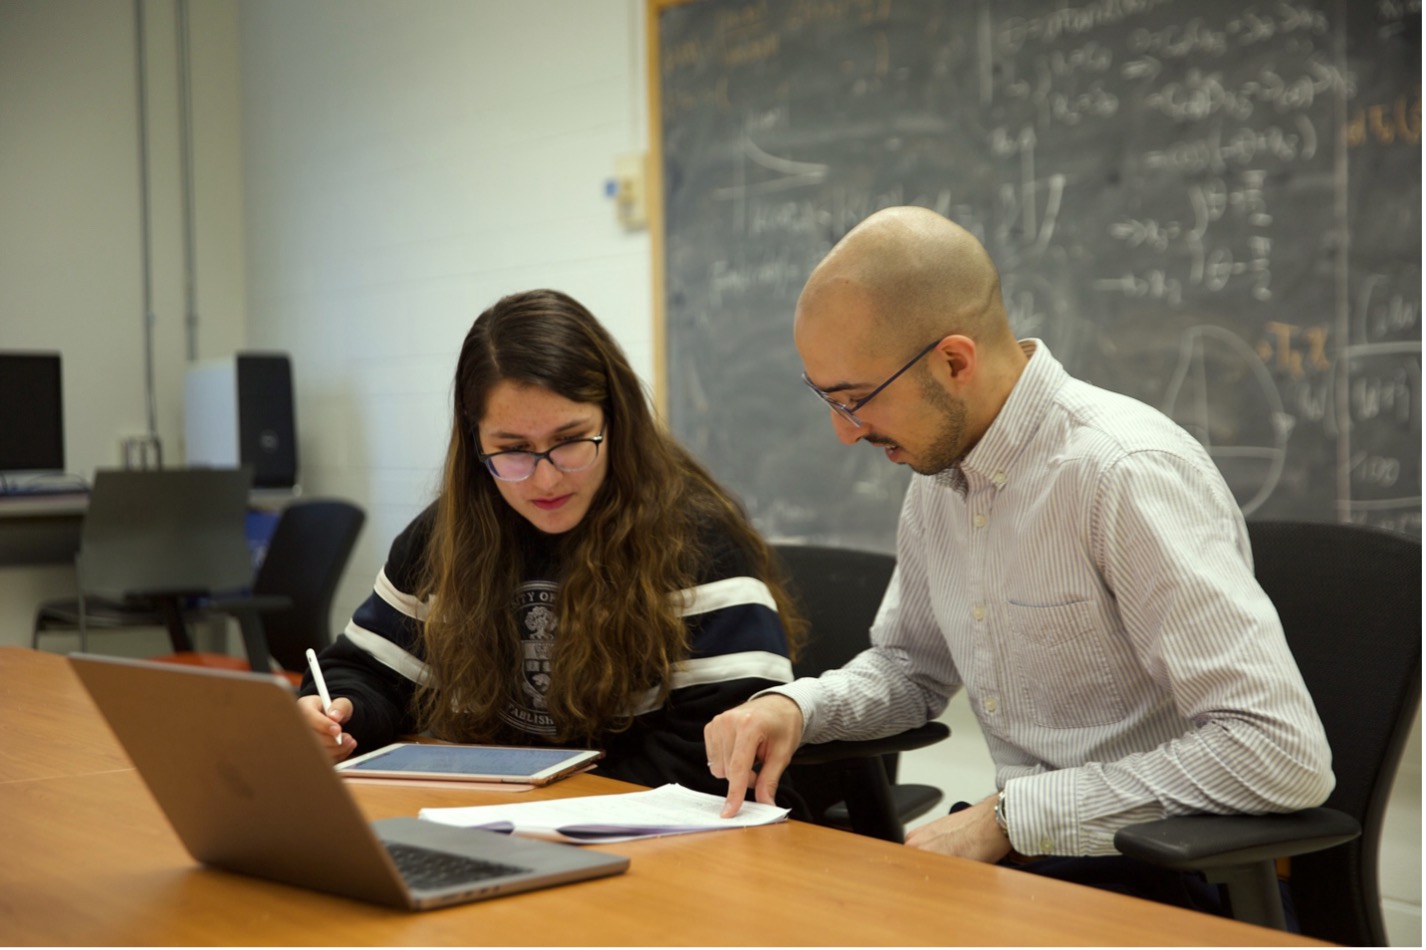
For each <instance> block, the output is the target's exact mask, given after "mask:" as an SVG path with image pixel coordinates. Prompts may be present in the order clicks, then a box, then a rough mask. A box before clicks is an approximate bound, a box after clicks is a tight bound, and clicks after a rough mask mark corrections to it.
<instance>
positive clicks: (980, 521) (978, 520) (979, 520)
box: [975, 515, 985, 528]
mask: <svg viewBox="0 0 1426 950" xmlns="http://www.w3.org/2000/svg"><path fill="white" fill-rule="evenodd" d="M975 526H976V527H977V528H984V527H985V515H976V516H975Z"/></svg>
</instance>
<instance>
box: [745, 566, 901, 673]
mask: <svg viewBox="0 0 1426 950" xmlns="http://www.w3.org/2000/svg"><path fill="white" fill-rule="evenodd" d="M772 548H773V552H774V553H775V554H776V555H777V559H778V560H779V561H780V562H781V563H782V566H783V568H784V570H786V572H787V583H788V587H789V588H790V591H789V593H791V594H792V596H793V598H794V600H796V602H797V605H798V606H799V607H800V608H801V609H802V611H803V616H804V617H806V618H807V621H808V624H809V626H810V627H811V630H810V632H809V637H808V642H807V643H806V644H805V645H804V646H803V649H802V652H801V655H800V656H799V657H798V658H797V662H796V663H794V664H793V669H794V672H796V674H797V675H798V676H816V675H817V674H819V673H822V672H825V671H826V670H834V669H836V668H837V667H839V666H842V665H844V664H845V663H846V662H847V661H848V660H850V659H851V658H852V657H854V656H856V655H857V654H858V653H860V652H861V651H863V650H865V649H866V648H867V647H868V646H870V645H871V641H870V640H869V639H868V636H867V634H868V632H869V631H870V630H871V623H872V621H873V620H875V619H876V611H877V608H878V607H880V606H881V598H882V595H883V594H884V593H885V592H886V585H887V584H888V583H889V582H890V581H891V572H892V571H893V570H894V569H895V568H896V558H895V557H893V556H892V555H890V554H879V553H876V552H874V551H856V550H852V549H850V548H832V547H821V546H818V545H801V544H774V545H773V546H772Z"/></svg>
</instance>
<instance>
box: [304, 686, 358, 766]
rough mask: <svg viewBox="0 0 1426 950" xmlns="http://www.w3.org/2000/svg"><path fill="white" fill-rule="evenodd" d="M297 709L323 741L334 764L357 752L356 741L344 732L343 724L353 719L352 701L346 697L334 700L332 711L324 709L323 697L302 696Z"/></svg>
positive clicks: (323, 746) (323, 745)
mask: <svg viewBox="0 0 1426 950" xmlns="http://www.w3.org/2000/svg"><path fill="white" fill-rule="evenodd" d="M297 708H298V709H299V710H301V711H302V718H303V719H304V720H305V721H306V722H307V725H309V726H310V727H312V729H313V730H314V731H315V732H316V733H317V735H318V737H319V738H320V739H321V740H322V748H324V749H326V750H327V754H328V755H330V756H331V757H332V761H333V762H340V761H342V759H345V758H346V757H347V756H349V755H351V754H352V752H354V751H355V750H356V740H355V739H353V738H352V737H351V736H349V735H347V734H345V733H343V732H342V723H344V722H346V721H347V720H348V719H350V718H352V701H351V700H350V699H347V698H346V697H345V696H339V697H337V698H336V699H334V700H332V708H331V710H330V711H327V710H323V709H322V697H320V696H300V697H298V699H297Z"/></svg>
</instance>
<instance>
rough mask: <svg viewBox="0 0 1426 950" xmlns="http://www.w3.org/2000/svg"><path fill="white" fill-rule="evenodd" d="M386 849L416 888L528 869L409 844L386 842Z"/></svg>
mask: <svg viewBox="0 0 1426 950" xmlns="http://www.w3.org/2000/svg"><path fill="white" fill-rule="evenodd" d="M386 850H387V851H389V852H391V857H392V859H393V860H394V861H395V862H396V868H397V870H399V871H400V872H401V876H402V877H404V878H405V879H406V883H407V884H409V885H411V887H413V888H416V889H418V890H428V889H432V888H443V887H454V886H458V885H461V884H468V883H471V882H473V881H485V880H489V879H490V878H492V877H508V876H510V875H512V874H524V873H525V872H527V871H529V868H520V867H515V866H513V865H509V864H500V863H499V862H496V861H481V860H480V859H478V858H467V857H464V856H462V855H459V854H451V853H449V852H446V851H433V850H431V849H430V848H418V847H415V846H414V845H409V844H387V845H386Z"/></svg>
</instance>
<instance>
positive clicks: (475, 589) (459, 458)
mask: <svg viewBox="0 0 1426 950" xmlns="http://www.w3.org/2000/svg"><path fill="white" fill-rule="evenodd" d="M502 380H510V381H512V382H515V383H520V384H524V385H531V386H539V387H542V388H544V389H547V390H549V391H551V392H553V393H556V394H557V395H560V396H563V397H564V398H566V399H569V400H572V401H574V402H581V403H590V404H595V405H598V406H601V407H602V408H603V410H604V415H605V430H606V437H605V441H604V443H603V444H602V445H601V447H600V451H606V452H608V468H607V473H606V475H605V478H604V483H603V484H602V485H601V486H600V488H599V491H598V493H597V494H596V496H595V498H594V500H593V502H592V503H591V505H590V508H589V511H588V512H587V513H586V514H585V516H584V518H583V520H582V521H581V523H580V524H579V525H578V526H576V527H575V528H574V529H573V530H571V531H570V532H568V533H567V534H566V535H564V536H562V537H561V538H560V539H559V541H558V543H559V545H560V548H559V550H560V558H559V561H560V566H559V572H560V576H559V578H558V580H559V594H558V601H557V603H556V611H557V613H556V615H557V616H558V618H559V621H558V622H559V627H558V631H559V632H558V637H557V639H556V645H555V651H554V655H553V657H552V659H551V669H550V684H549V689H548V691H547V694H546V700H547V702H548V708H549V713H550V715H551V717H552V718H553V719H554V722H555V723H556V727H557V729H558V735H557V736H555V739H556V741H560V742H576V741H590V740H592V739H593V738H594V737H596V736H597V735H598V734H599V733H600V732H602V731H604V730H608V729H620V728H624V727H626V726H627V725H628V723H629V721H630V714H631V712H632V711H633V710H634V709H635V708H636V707H638V706H639V705H640V703H641V701H642V700H643V699H644V698H645V696H646V695H647V693H648V691H649V690H651V689H654V690H658V691H659V693H658V695H659V697H660V699H663V698H664V697H666V695H667V691H668V684H669V680H670V672H671V669H672V667H673V665H674V664H675V663H676V662H678V661H679V660H681V659H683V658H684V657H685V656H686V655H687V653H688V642H687V629H686V627H685V625H684V622H683V619H682V617H681V615H680V604H679V603H678V602H677V598H676V597H675V596H674V594H675V592H677V591H681V590H686V589H688V588H689V587H691V586H693V584H694V583H695V578H696V577H697V576H698V572H699V569H700V567H701V566H702V565H701V563H700V561H701V558H702V557H704V556H705V553H706V552H704V551H703V550H702V547H701V545H700V544H699V538H700V536H702V535H704V533H706V532H707V530H708V529H709V528H710V526H711V527H712V528H713V529H714V530H718V529H721V530H722V531H723V532H725V533H726V534H728V535H729V536H731V537H732V538H733V539H734V541H735V542H736V543H737V544H739V545H740V546H741V547H743V548H744V549H745V550H746V551H747V553H748V556H749V557H750V559H751V561H752V564H753V566H754V569H755V570H756V571H758V574H759V577H760V578H761V579H762V580H763V581H764V582H765V583H766V584H767V585H768V588H769V589H770V590H771V592H772V595H773V598H774V600H775V601H776V603H777V607H778V612H779V615H780V617H781V619H782V623H783V627H784V629H785V630H786V631H787V636H788V640H789V644H788V645H789V649H795V647H796V644H797V643H798V642H800V639H801V636H802V634H803V631H804V627H805V624H804V623H803V622H802V621H801V619H800V618H799V617H798V616H797V614H796V613H795V612H794V609H793V607H792V603H791V600H790V598H789V597H788V595H787V593H786V590H785V589H784V586H783V583H782V579H781V575H780V570H779V568H778V567H777V565H776V562H775V561H774V559H773V558H772V556H771V554H770V552H769V549H768V547H767V545H766V544H765V543H764V542H763V540H762V538H761V537H760V536H759V535H758V534H757V532H756V531H754V530H753V528H752V526H751V525H750V524H749V523H748V521H747V519H746V517H744V515H743V512H742V510H741V508H740V507H739V506H738V504H737V503H736V502H735V501H734V500H733V499H732V498H731V497H729V496H728V494H727V493H726V492H725V491H724V490H723V489H722V488H721V487H720V486H719V485H718V484H717V482H715V481H714V479H713V477H712V476H711V475H710V474H709V473H708V471H707V470H706V469H705V468H704V467H703V466H702V465H701V464H699V462H698V461H697V460H696V459H694V458H693V456H692V455H690V454H689V453H688V452H687V451H686V450H685V449H684V448H683V447H682V446H680V445H679V444H678V443H677V442H676V441H675V440H674V439H673V438H672V437H671V436H670V435H669V434H668V433H667V432H666V431H665V430H664V429H663V428H662V427H661V426H659V425H658V424H657V423H656V422H655V420H654V417H653V414H652V413H651V412H650V410H649V405H648V401H647V399H646V398H645V395H644V390H643V388H642V387H641V385H640V383H639V379H638V377H637V376H636V375H635V374H634V371H633V370H632V369H631V368H630V367H629V363H628V360H627V359H625V357H624V354H623V351H622V350H620V348H619V346H618V344H617V343H615V342H614V339H613V338H612V337H611V336H610V335H609V333H608V331H607V330H605V329H604V327H603V326H601V325H600V324H599V322H598V321H597V320H595V318H594V316H593V315H592V314H590V312H589V311H588V310H586V309H585V308H584V307H583V306H582V305H581V304H580V303H579V302H578V301H576V300H574V299H573V298H571V297H569V296H566V295H565V294H562V293H559V292H558V291H553V290H534V291H529V292H527V293H522V294H514V295H511V296H508V297H505V298H502V299H501V300H499V301H498V302H496V304H495V305H494V306H492V307H491V308H490V309H488V310H486V311H485V312H484V313H482V314H481V315H480V316H479V317H478V318H477V319H476V321H475V324H474V325H473V326H472V327H471V329H470V332H469V333H468V334H467V335H466V338H465V343H464V345H463V346H462V347H461V354H460V361H459V363H458V365H457V367H456V378H455V386H454V399H455V412H454V422H453V425H452V427H451V439H450V447H449V449H448V451H447V454H446V464H445V472H444V476H443V483H442V489H441V496H440V498H439V500H438V501H437V504H436V517H435V524H434V527H433V530H432V534H431V542H430V546H429V548H428V550H427V552H426V564H425V582H424V583H423V585H422V588H421V590H420V591H418V593H419V594H420V596H421V597H423V598H425V597H428V596H429V597H433V600H432V601H431V610H430V613H429V615H428V617H427V619H426V623H425V629H424V634H423V636H424V641H423V644H424V647H425V654H426V655H425V660H426V663H427V665H428V667H429V672H430V675H429V676H428V678H427V679H426V681H425V682H424V683H422V684H421V685H420V686H419V687H418V688H417V692H416V711H417V716H418V719H419V721H420V724H421V726H422V728H427V729H430V730H431V731H432V732H433V733H434V734H436V735H438V736H441V737H443V738H448V739H456V740H462V741H495V740H499V739H502V738H508V733H507V731H506V729H507V727H505V726H503V725H502V723H501V719H500V712H501V710H502V709H503V708H504V707H505V706H506V704H508V703H509V702H510V701H511V699H512V697H514V696H516V695H517V693H518V690H519V676H520V649H521V640H520V635H519V631H518V630H517V629H516V611H515V601H516V591H517V588H518V587H519V585H520V583H521V582H522V581H523V580H524V579H525V574H524V568H525V556H524V552H523V551H522V549H521V545H520V544H519V542H518V537H519V535H520V534H522V533H528V531H530V530H533V529H532V528H531V527H530V526H529V525H528V524H527V523H525V522H524V519H523V518H522V517H521V516H520V515H519V514H518V513H516V512H515V511H514V510H513V509H512V508H511V507H510V506H509V505H508V504H507V503H506V502H505V500H504V499H503V498H502V497H501V496H500V493H499V490H498V489H497V488H496V487H495V484H494V482H493V479H492V477H491V475H490V474H489V473H488V472H487V471H486V469H485V467H484V465H483V464H482V463H481V462H480V459H479V457H478V454H479V451H480V445H479V435H478V432H477V427H478V424H479V422H480V420H481V419H482V418H484V415H485V409H486V399H487V398H488V395H489V393H490V390H491V389H492V388H493V387H494V386H495V384H496V383H498V382H501V381H502ZM571 605H578V609H572V607H571Z"/></svg>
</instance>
